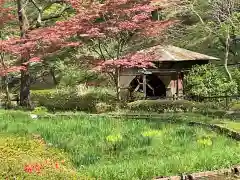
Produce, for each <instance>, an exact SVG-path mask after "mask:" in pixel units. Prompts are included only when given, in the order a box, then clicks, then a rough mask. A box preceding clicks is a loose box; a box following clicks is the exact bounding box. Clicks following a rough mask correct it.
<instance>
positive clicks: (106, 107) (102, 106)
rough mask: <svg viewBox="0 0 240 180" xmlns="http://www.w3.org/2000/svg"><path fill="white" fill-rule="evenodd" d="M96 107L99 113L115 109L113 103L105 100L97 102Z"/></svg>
mask: <svg viewBox="0 0 240 180" xmlns="http://www.w3.org/2000/svg"><path fill="white" fill-rule="evenodd" d="M95 107H96V112H97V113H105V112H109V111H112V110H114V106H113V105H112V104H107V103H104V102H100V103H97V104H96V106H95Z"/></svg>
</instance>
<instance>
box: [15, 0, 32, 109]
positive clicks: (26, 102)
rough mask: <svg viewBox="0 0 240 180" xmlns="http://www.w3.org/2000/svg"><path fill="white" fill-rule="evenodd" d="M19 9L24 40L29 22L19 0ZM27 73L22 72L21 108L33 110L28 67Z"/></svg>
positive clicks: (22, 61)
mask: <svg viewBox="0 0 240 180" xmlns="http://www.w3.org/2000/svg"><path fill="white" fill-rule="evenodd" d="M17 9H18V21H19V28H20V36H21V38H24V36H25V32H26V30H27V29H28V21H27V18H26V15H25V12H24V8H23V7H22V0H17ZM24 62H26V59H25V58H22V59H21V63H24ZM26 69H27V70H26V71H21V85H20V106H24V107H27V108H30V109H31V108H32V104H31V100H30V84H31V82H30V74H29V71H28V67H26Z"/></svg>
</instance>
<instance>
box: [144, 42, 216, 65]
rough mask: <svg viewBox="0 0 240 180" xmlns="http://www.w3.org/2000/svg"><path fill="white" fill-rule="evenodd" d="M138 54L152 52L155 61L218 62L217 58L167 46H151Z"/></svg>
mask: <svg viewBox="0 0 240 180" xmlns="http://www.w3.org/2000/svg"><path fill="white" fill-rule="evenodd" d="M140 52H144V53H145V52H146V53H147V52H154V54H156V56H157V59H156V60H155V61H194V60H203V61H209V60H218V58H215V57H212V56H207V55H204V54H201V53H197V52H193V51H190V50H187V49H183V48H179V47H175V46H171V45H167V46H161V45H157V46H153V47H150V48H147V49H143V50H141V51H140Z"/></svg>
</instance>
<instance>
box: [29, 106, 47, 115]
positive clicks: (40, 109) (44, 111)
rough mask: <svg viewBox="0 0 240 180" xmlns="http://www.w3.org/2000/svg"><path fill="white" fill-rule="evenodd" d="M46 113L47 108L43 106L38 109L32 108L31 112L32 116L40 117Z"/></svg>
mask: <svg viewBox="0 0 240 180" xmlns="http://www.w3.org/2000/svg"><path fill="white" fill-rule="evenodd" d="M47 112H48V110H47V108H46V107H44V106H40V107H36V108H34V110H33V111H32V113H33V114H36V115H41V114H46V113H47Z"/></svg>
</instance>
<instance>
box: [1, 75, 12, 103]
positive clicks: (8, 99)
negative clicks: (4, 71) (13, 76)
mask: <svg viewBox="0 0 240 180" xmlns="http://www.w3.org/2000/svg"><path fill="white" fill-rule="evenodd" d="M2 80H3V87H4V91H5V95H6V101H5V106H6V108H10V107H11V98H10V93H9V88H8V82H7V76H4V77H3V78H2Z"/></svg>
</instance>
